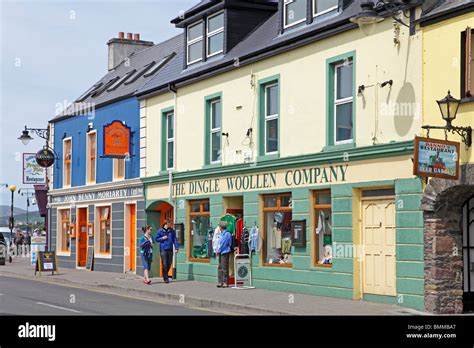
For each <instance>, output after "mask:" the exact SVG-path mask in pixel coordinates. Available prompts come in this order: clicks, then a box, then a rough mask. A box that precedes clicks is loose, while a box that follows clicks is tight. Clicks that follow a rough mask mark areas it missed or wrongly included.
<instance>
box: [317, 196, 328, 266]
mask: <svg viewBox="0 0 474 348" xmlns="http://www.w3.org/2000/svg"><path fill="white" fill-rule="evenodd" d="M331 216H332V211H331V191H330V190H322V191H315V192H314V218H315V223H314V226H315V230H316V233H315V243H314V245H315V255H316V262H315V264H316V265H317V266H325V267H331V265H332V222H331Z"/></svg>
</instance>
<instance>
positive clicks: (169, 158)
mask: <svg viewBox="0 0 474 348" xmlns="http://www.w3.org/2000/svg"><path fill="white" fill-rule="evenodd" d="M167 151H168V154H167V156H166V158H167V160H166V165H167V168H173V166H174V160H173V155H174V153H173V151H174V141H170V142H169V143H168V150H167Z"/></svg>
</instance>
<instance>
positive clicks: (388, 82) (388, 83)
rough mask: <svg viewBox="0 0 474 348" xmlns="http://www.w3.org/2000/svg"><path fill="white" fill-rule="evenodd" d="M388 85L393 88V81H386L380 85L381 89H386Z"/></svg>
mask: <svg viewBox="0 0 474 348" xmlns="http://www.w3.org/2000/svg"><path fill="white" fill-rule="evenodd" d="M386 85H390V87H392V86H393V80H387V81H384V82H382V83H381V84H380V87H382V88H384V87H385V86H386Z"/></svg>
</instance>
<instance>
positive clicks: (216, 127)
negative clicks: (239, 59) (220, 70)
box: [204, 92, 223, 166]
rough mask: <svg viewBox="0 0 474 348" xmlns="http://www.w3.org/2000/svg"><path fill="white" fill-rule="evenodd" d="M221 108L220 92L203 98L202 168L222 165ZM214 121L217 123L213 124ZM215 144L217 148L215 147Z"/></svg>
mask: <svg viewBox="0 0 474 348" xmlns="http://www.w3.org/2000/svg"><path fill="white" fill-rule="evenodd" d="M222 106H223V104H222V93H221V92H219V93H214V94H211V95H208V96H206V97H205V98H204V115H205V126H204V131H205V134H204V139H205V141H204V166H214V165H220V164H221V163H222V119H223V117H222ZM216 113H217V114H216ZM213 116H215V117H213ZM216 120H217V121H218V122H215V121H216ZM216 144H217V146H215V145H216ZM216 148H218V149H219V150H218V152H217V153H215V151H214V150H215V149H216ZM216 155H217V156H216Z"/></svg>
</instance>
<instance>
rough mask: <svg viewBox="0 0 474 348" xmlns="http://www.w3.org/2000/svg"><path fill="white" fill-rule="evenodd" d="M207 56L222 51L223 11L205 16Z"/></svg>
mask: <svg viewBox="0 0 474 348" xmlns="http://www.w3.org/2000/svg"><path fill="white" fill-rule="evenodd" d="M206 32H207V56H208V57H212V56H214V55H216V54H219V53H222V52H223V51H224V12H220V13H218V14H216V15H213V16H211V17H208V18H207V29H206Z"/></svg>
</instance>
